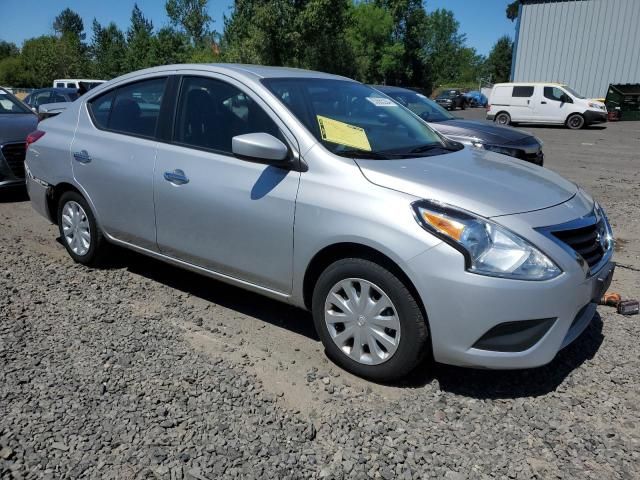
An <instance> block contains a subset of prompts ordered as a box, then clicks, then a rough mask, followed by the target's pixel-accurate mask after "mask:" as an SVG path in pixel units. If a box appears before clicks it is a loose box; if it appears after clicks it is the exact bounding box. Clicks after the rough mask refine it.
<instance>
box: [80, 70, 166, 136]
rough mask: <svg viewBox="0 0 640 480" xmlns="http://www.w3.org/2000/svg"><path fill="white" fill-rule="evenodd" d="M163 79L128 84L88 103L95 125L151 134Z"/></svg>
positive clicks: (154, 130)
mask: <svg viewBox="0 0 640 480" xmlns="http://www.w3.org/2000/svg"><path fill="white" fill-rule="evenodd" d="M165 84H166V78H154V79H151V80H144V81H142V82H136V83H131V84H128V85H125V86H123V87H120V88H117V89H115V90H111V91H110V92H107V93H105V94H104V95H100V96H99V97H97V98H94V99H92V100H91V101H90V102H88V106H89V111H90V112H91V117H92V118H93V121H94V123H95V125H96V126H97V127H98V128H101V129H105V130H113V131H116V132H118V133H125V134H129V135H136V136H142V137H153V136H154V135H155V132H156V126H157V124H158V117H159V116H160V104H161V103H162V96H163V94H164V87H165Z"/></svg>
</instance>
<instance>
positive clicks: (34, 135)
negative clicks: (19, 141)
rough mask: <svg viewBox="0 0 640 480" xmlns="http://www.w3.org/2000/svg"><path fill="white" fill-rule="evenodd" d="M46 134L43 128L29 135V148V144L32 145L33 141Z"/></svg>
mask: <svg viewBox="0 0 640 480" xmlns="http://www.w3.org/2000/svg"><path fill="white" fill-rule="evenodd" d="M44 134H45V132H43V131H42V130H36V131H34V132H31V133H30V134H29V135H27V148H29V145H31V144H32V143H36V142H37V141H38V140H40V139H41V138H42V137H43V136H44Z"/></svg>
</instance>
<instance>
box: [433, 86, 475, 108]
mask: <svg viewBox="0 0 640 480" xmlns="http://www.w3.org/2000/svg"><path fill="white" fill-rule="evenodd" d="M468 101H469V100H468V99H467V97H465V96H464V95H463V94H462V92H461V91H460V90H445V91H444V92H442V93H441V94H440V95H438V96H437V97H436V103H437V104H438V105H440V106H441V107H444V108H446V109H447V110H455V109H456V108H461V109H462V110H464V109H465V108H467V102H468Z"/></svg>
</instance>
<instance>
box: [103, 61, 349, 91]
mask: <svg viewBox="0 0 640 480" xmlns="http://www.w3.org/2000/svg"><path fill="white" fill-rule="evenodd" d="M182 70H207V71H210V72H217V73H228V74H234V76H236V77H237V76H240V77H245V78H247V79H250V80H260V79H263V78H320V79H334V80H348V81H351V82H354V81H355V80H352V79H350V78H347V77H342V76H340V75H333V74H330V73H324V72H317V71H313V70H303V69H301V68H290V67H269V66H265V65H245V64H240V63H193V64H191V63H181V64H176V65H162V66H159V67H152V68H146V69H144V70H138V71H136V72H131V73H128V74H126V75H123V76H121V77H118V80H126V79H129V78H135V77H139V76H141V75H149V74H153V73H164V72H166V73H170V72H180V71H182ZM96 88H100V87H96Z"/></svg>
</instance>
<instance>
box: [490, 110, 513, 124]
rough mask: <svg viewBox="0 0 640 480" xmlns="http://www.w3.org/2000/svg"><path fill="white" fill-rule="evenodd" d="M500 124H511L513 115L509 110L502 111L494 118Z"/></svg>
mask: <svg viewBox="0 0 640 480" xmlns="http://www.w3.org/2000/svg"><path fill="white" fill-rule="evenodd" d="M493 121H494V122H495V123H497V124H498V125H509V124H510V123H511V115H509V114H508V113H507V112H500V113H498V114H497V115H496V117H495V118H494V120H493Z"/></svg>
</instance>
